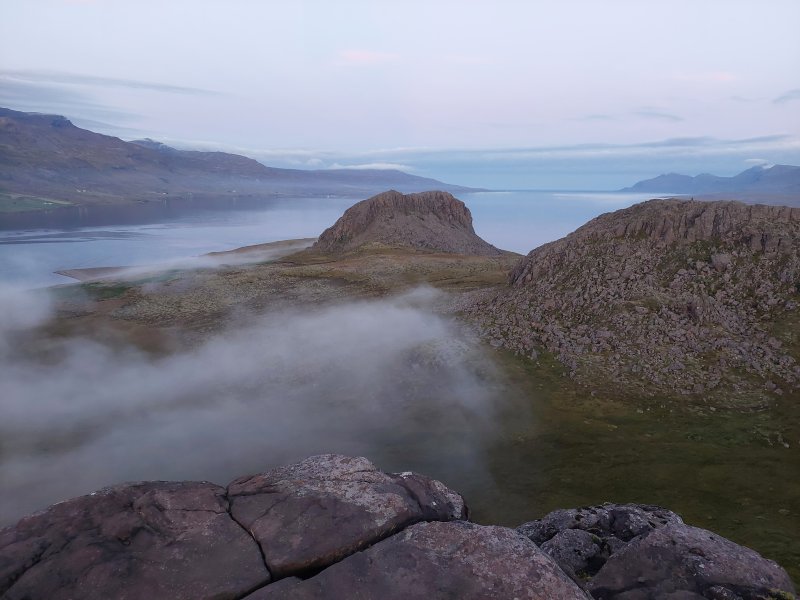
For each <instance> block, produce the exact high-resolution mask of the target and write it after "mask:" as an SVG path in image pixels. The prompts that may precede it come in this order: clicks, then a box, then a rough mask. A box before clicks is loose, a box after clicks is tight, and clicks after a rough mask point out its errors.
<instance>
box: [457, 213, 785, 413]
mask: <svg viewBox="0 0 800 600" xmlns="http://www.w3.org/2000/svg"><path fill="white" fill-rule="evenodd" d="M510 284H511V285H510V287H509V288H508V289H507V290H504V291H501V292H499V293H497V294H494V295H493V296H492V297H491V298H489V299H488V300H484V301H482V302H479V303H478V304H477V305H476V307H475V308H474V309H473V314H475V315H476V316H477V317H478V319H479V321H480V323H481V326H482V329H483V331H484V333H485V334H486V335H487V336H489V337H490V338H491V339H492V342H493V344H495V345H498V346H500V345H502V346H505V347H507V348H509V349H511V350H514V351H516V352H520V353H523V354H525V355H529V356H531V357H533V358H536V357H537V353H538V352H539V351H540V350H542V349H546V350H548V351H550V352H552V353H554V354H555V355H556V356H558V358H559V359H560V361H561V362H562V363H563V364H564V365H566V366H567V367H568V369H569V371H570V373H571V375H572V376H573V377H575V378H577V379H579V380H580V381H582V382H584V383H586V385H590V386H593V387H597V388H600V387H602V386H603V385H608V386H609V389H611V390H615V391H619V390H620V389H629V390H631V391H635V392H637V393H640V394H645V395H648V396H673V395H675V394H682V395H697V396H700V397H703V398H709V397H710V396H712V395H716V396H717V397H718V398H720V399H722V400H723V401H724V402H726V403H731V404H744V405H753V404H756V405H757V404H759V403H761V401H762V400H763V398H764V396H765V394H768V393H770V394H771V393H774V394H781V393H784V392H790V391H793V390H794V391H796V390H797V389H798V386H799V385H800V366H798V358H800V315H799V314H798V302H800V209H798V208H789V207H779V206H763V205H745V204H741V203H738V202H698V201H687V200H651V201H649V202H645V203H642V204H638V205H635V206H633V207H631V208H627V209H624V210H620V211H617V212H614V213H610V214H605V215H601V216H600V217H598V218H596V219H594V220H592V221H590V222H589V223H587V224H586V225H584V226H583V227H581V228H579V229H578V230H576V231H575V232H573V233H572V234H570V235H568V236H567V237H565V238H563V239H561V240H558V241H555V242H552V243H549V244H545V245H544V246H541V247H539V248H537V249H535V250H533V251H532V252H531V253H530V254H528V256H527V257H525V258H524V259H523V260H521V261H520V262H519V264H518V265H517V266H516V268H515V269H514V270H513V272H512V273H511V276H510ZM620 385H622V386H623V388H620V387H619V386H620Z"/></svg>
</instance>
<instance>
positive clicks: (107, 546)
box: [0, 482, 270, 600]
mask: <svg viewBox="0 0 800 600" xmlns="http://www.w3.org/2000/svg"><path fill="white" fill-rule="evenodd" d="M269 581H270V575H269V572H268V571H267V568H266V567H265V566H264V562H263V561H262V560H261V556H260V554H259V552H258V546H257V545H256V543H255V541H254V540H253V538H252V537H251V536H250V535H249V534H248V533H247V532H246V531H245V530H244V529H242V527H241V526H240V525H239V524H238V523H236V522H235V521H234V520H233V519H231V517H230V515H229V514H228V500H227V498H226V497H225V489H224V488H221V487H219V486H216V485H213V484H210V483H194V482H184V483H166V482H148V483H137V484H128V485H120V486H116V487H111V488H106V489H103V490H100V491H99V492H95V493H93V494H90V495H88V496H81V497H79V498H74V499H72V500H68V501H66V502H62V503H60V504H56V505H54V506H52V507H50V508H49V509H47V510H46V511H44V512H41V513H38V514H35V515H32V516H30V517H26V518H24V519H22V520H21V521H20V522H19V523H18V524H17V525H16V526H15V527H12V528H8V529H4V530H3V531H0V596H2V598H3V599H4V600H17V599H18V600H23V599H37V598H42V599H45V598H46V599H48V600H59V599H62V598H63V599H65V600H67V599H74V598H98V599H109V598H142V599H144V598H174V599H179V598H186V599H195V598H238V597H241V596H242V595H244V594H245V593H247V592H249V591H251V590H253V589H254V588H257V587H258V586H261V585H264V584H266V583H268V582H269Z"/></svg>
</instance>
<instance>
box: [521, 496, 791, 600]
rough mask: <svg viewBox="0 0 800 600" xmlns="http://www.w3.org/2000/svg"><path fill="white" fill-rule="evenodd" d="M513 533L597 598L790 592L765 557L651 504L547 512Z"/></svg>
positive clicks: (740, 599)
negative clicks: (540, 550)
mask: <svg viewBox="0 0 800 600" xmlns="http://www.w3.org/2000/svg"><path fill="white" fill-rule="evenodd" d="M517 531H518V532H519V533H521V534H523V535H525V536H526V537H528V538H529V539H531V540H532V541H533V542H535V543H536V544H538V545H539V546H540V547H541V549H542V551H544V552H546V553H547V554H548V555H550V556H551V557H552V558H553V559H554V560H555V561H556V563H558V565H559V566H560V567H561V568H562V569H563V570H564V571H565V572H566V573H567V574H569V575H570V576H571V577H573V578H574V579H575V580H576V581H578V582H580V583H581V585H583V586H585V587H586V589H588V591H589V592H590V593H591V594H592V597H594V598H598V599H601V600H608V599H611V598H615V599H620V600H622V599H624V600H650V599H654V598H674V599H678V598H681V599H690V598H698V599H700V598H705V599H707V600H756V599H759V600H765V599H770V598H775V599H783V598H786V597H787V596H786V595H785V594H793V593H794V587H793V586H792V582H791V580H790V579H789V576H788V575H787V574H786V571H784V570H783V569H782V568H781V567H780V566H778V565H777V564H776V563H774V562H773V561H771V560H767V559H765V558H763V557H762V556H760V555H759V554H758V553H757V552H755V551H753V550H750V549H749V548H745V547H743V546H739V545H738V544H735V543H734V542H732V541H730V540H727V539H725V538H723V537H721V536H719V535H717V534H715V533H712V532H710V531H707V530H705V529H699V528H697V527H691V526H689V525H686V524H685V523H684V522H683V520H682V519H681V518H680V516H678V515H677V514H675V513H674V512H672V511H670V510H667V509H664V508H661V507H658V506H652V505H644V504H603V505H600V506H589V507H584V508H576V509H562V510H555V511H553V512H551V513H549V514H547V515H545V516H544V517H543V518H541V519H538V520H536V521H531V522H529V523H525V524H523V525H520V526H519V527H518V528H517ZM781 594H784V596H781ZM789 597H790V596H789Z"/></svg>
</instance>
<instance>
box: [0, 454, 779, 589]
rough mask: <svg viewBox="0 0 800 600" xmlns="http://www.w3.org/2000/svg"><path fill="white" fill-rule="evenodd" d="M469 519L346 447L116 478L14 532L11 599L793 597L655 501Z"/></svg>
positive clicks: (437, 493) (5, 544) (410, 477)
mask: <svg viewBox="0 0 800 600" xmlns="http://www.w3.org/2000/svg"><path fill="white" fill-rule="evenodd" d="M467 517H468V511H467V507H466V505H465V504H464V500H463V498H462V497H461V496H460V495H459V494H458V493H457V492H455V491H453V490H450V489H448V488H447V487H446V486H445V485H444V484H442V483H441V482H439V481H436V480H434V479H430V478H428V477H425V476H423V475H417V474H414V473H410V472H406V473H397V474H390V473H383V472H381V471H379V470H378V469H377V468H376V467H375V465H373V464H372V463H370V462H369V461H368V460H367V459H365V458H354V457H347V456H339V455H323V456H314V457H311V458H308V459H306V460H304V461H302V462H300V463H297V464H294V465H289V466H286V467H280V468H277V469H274V470H272V471H268V472H266V473H259V474H256V475H252V476H246V477H241V478H239V479H236V480H235V481H233V482H231V483H230V484H229V485H228V486H227V487H221V486H218V485H214V484H212V483H208V482H189V481H183V482H165V481H159V482H141V483H133V484H124V485H118V486H115V487H110V488H105V489H103V490H99V491H97V492H94V493H93V494H90V495H88V496H82V497H79V498H73V499H71V500H67V501H65V502H61V503H59V504H56V505H54V506H52V507H50V508H49V509H47V510H45V511H43V512H40V513H37V514H34V515H31V516H29V517H26V518H24V519H22V520H21V521H20V522H19V523H18V524H17V525H16V526H14V527H9V528H7V529H4V530H0V595H2V597H3V598H7V599H8V600H21V599H23V598H48V599H52V600H59V599H67V598H86V599H93V598H98V599H99V598H102V599H106V598H123V597H124V598H172V599H175V600H179V599H182V598H187V599H189V598H191V599H192V600H202V599H206V598H207V599H211V598H216V599H220V598H227V599H236V598H245V599H248V600H265V599H268V598H276V599H278V598H281V599H284V598H298V599H301V598H337V599H339V598H340V599H346V598H347V599H349V598H385V599H386V600H393V599H398V600H399V599H403V600H405V599H406V598H432V599H437V598H442V599H444V598H462V599H465V600H467V599H476V600H477V599H481V598H496V599H498V600H503V599H506V598H508V599H511V598H518V599H520V600H522V599H527V600H581V599H582V600H588V599H590V598H599V599H610V598H626V599H631V600H645V599H648V598H706V599H709V600H720V599H737V598H738V599H740V600H756V599H763V600H770V599H771V600H786V599H790V598H793V596H792V594H793V593H794V587H793V585H792V582H791V580H790V579H789V576H788V575H787V573H786V572H785V571H784V570H783V569H782V568H781V567H780V566H778V565H777V564H776V563H774V562H772V561H771V560H767V559H765V558H763V557H762V556H760V555H759V554H758V553H756V552H754V551H753V550H750V549H748V548H745V547H743V546H739V545H737V544H735V543H734V542H732V541H730V540H727V539H725V538H723V537H720V536H718V535H716V534H713V533H712V532H710V531H707V530H705V529H699V528H696V527H691V526H689V525H686V524H685V523H684V522H683V520H682V519H681V518H680V517H679V516H678V515H677V514H675V513H673V512H671V511H669V510H665V509H661V508H658V507H655V506H644V505H635V504H625V505H613V504H605V505H602V506H594V507H587V508H582V509H572V510H557V511H554V512H552V513H550V514H548V515H546V516H544V518H542V519H540V520H537V521H532V522H529V523H525V524H523V525H521V526H520V527H519V528H517V529H516V530H514V529H509V528H507V527H496V526H485V525H477V524H474V523H471V522H469V521H468V520H467Z"/></svg>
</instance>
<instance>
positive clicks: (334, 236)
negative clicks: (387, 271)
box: [314, 190, 501, 256]
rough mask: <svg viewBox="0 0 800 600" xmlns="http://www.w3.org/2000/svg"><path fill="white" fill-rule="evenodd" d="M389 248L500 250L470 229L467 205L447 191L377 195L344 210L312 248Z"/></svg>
mask: <svg viewBox="0 0 800 600" xmlns="http://www.w3.org/2000/svg"><path fill="white" fill-rule="evenodd" d="M365 246H366V247H369V246H373V247H374V246H390V247H402V248H415V249H419V250H429V251H440V252H449V253H456V254H472V255H481V256H495V255H499V254H501V252H500V250H498V249H497V248H495V247H494V246H492V245H491V244H489V243H487V242H485V241H484V240H482V239H481V238H479V237H478V236H477V235H476V234H475V230H474V229H473V228H472V215H471V214H470V212H469V209H468V208H467V207H466V205H465V204H464V203H463V202H461V200H458V199H457V198H455V197H453V195H452V194H449V193H447V192H421V193H419V194H405V195H404V194H401V193H400V192H396V191H394V190H390V191H388V192H384V193H382V194H378V195H377V196H373V197H372V198H369V199H367V200H364V201H362V202H359V203H358V204H355V205H353V206H351V207H350V208H348V209H347V210H346V211H345V213H344V215H342V217H341V218H340V219H339V220H338V221H336V223H334V225H333V226H332V227H329V228H328V229H326V230H325V231H324V232H323V233H322V235H321V236H320V237H319V241H317V243H316V244H315V245H314V249H315V250H318V251H322V252H348V251H351V250H355V249H357V248H361V247H365Z"/></svg>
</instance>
